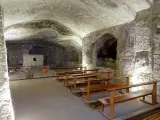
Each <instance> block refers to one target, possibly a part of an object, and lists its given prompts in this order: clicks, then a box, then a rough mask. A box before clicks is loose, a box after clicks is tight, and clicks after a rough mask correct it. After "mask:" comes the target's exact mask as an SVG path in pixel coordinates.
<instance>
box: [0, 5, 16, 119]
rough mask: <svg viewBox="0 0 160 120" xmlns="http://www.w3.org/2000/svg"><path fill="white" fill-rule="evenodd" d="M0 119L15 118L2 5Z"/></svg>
mask: <svg viewBox="0 0 160 120" xmlns="http://www.w3.org/2000/svg"><path fill="white" fill-rule="evenodd" d="M0 120H14V114H13V106H12V101H11V94H10V86H9V78H8V67H7V52H6V44H5V41H4V36H3V14H2V8H1V6H0Z"/></svg>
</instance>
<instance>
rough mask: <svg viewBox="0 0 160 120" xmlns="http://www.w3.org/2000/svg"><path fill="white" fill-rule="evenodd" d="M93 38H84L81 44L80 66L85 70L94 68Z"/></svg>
mask: <svg viewBox="0 0 160 120" xmlns="http://www.w3.org/2000/svg"><path fill="white" fill-rule="evenodd" d="M94 37H95V36H94V35H93V36H89V37H86V38H84V40H83V42H82V65H83V66H84V67H87V68H93V67H95V62H94V60H93V59H94V58H93V46H94V40H95V38H94Z"/></svg>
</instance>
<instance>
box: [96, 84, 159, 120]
mask: <svg viewBox="0 0 160 120" xmlns="http://www.w3.org/2000/svg"><path fill="white" fill-rule="evenodd" d="M144 85H153V89H152V90H148V89H143V90H140V91H136V92H129V93H125V94H122V95H115V91H116V90H122V89H129V88H133V87H138V86H144ZM107 91H109V92H110V97H106V98H102V99H99V102H100V103H101V108H100V110H99V111H100V113H101V114H102V115H104V116H105V117H107V118H108V119H109V120H113V119H114V118H115V115H114V107H115V103H119V102H125V101H128V100H133V99H137V98H141V97H142V98H143V101H144V102H146V103H148V102H147V101H145V97H146V96H148V95H152V104H153V105H155V104H156V103H157V101H156V92H157V81H151V82H146V83H141V84H136V85H129V86H121V87H120V86H116V87H110V88H107ZM107 105H109V112H110V113H109V116H108V115H107V114H105V112H104V110H105V107H106V106H107Z"/></svg>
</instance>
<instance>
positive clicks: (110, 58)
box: [95, 33, 117, 69]
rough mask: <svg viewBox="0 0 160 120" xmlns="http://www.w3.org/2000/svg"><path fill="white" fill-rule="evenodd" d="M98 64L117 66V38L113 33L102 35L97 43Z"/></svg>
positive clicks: (109, 66) (110, 66) (101, 65)
mask: <svg viewBox="0 0 160 120" xmlns="http://www.w3.org/2000/svg"><path fill="white" fill-rule="evenodd" d="M95 46H96V66H100V67H108V68H114V69H115V68H116V59H117V39H116V38H115V37H114V36H113V35H111V34H108V33H107V34H104V35H103V36H101V37H100V38H99V39H98V40H97V42H96V44H95Z"/></svg>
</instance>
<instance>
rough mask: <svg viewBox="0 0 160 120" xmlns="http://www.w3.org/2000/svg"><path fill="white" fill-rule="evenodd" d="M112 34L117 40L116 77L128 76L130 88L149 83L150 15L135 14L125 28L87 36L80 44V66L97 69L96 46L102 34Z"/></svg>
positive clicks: (122, 26) (109, 29) (114, 28)
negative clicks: (81, 59) (81, 52)
mask: <svg viewBox="0 0 160 120" xmlns="http://www.w3.org/2000/svg"><path fill="white" fill-rule="evenodd" d="M106 33H109V34H112V35H113V36H114V37H115V38H116V39H117V61H116V62H117V68H116V69H117V70H116V72H118V76H119V75H120V76H129V77H130V78H131V84H136V83H140V82H147V81H150V80H151V73H152V69H151V68H152V67H151V66H152V64H151V62H152V60H151V49H152V46H151V39H152V38H151V11H150V10H147V11H142V12H140V13H137V17H136V18H135V20H134V21H132V22H131V23H128V24H124V25H119V26H115V27H111V28H108V29H103V30H100V31H97V32H95V33H92V34H90V35H89V36H87V37H85V38H84V40H83V49H82V51H83V54H82V55H83V56H82V57H83V65H84V66H87V67H96V64H95V63H96V62H95V61H96V54H95V53H96V51H95V49H94V48H95V47H94V46H95V43H96V41H97V40H98V38H100V37H101V36H103V35H104V34H106Z"/></svg>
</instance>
